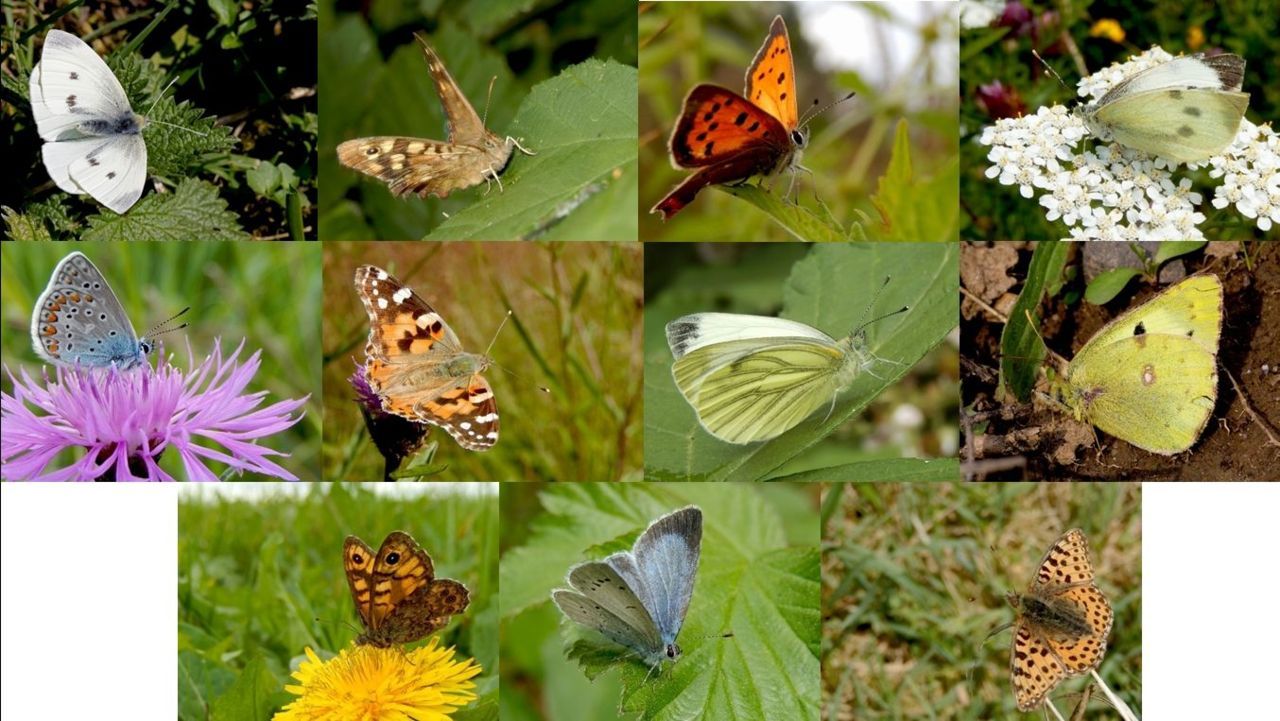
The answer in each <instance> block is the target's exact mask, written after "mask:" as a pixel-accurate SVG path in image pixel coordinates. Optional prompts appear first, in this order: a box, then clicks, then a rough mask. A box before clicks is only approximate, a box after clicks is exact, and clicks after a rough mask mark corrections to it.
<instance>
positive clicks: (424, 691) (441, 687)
mask: <svg viewBox="0 0 1280 721" xmlns="http://www.w3.org/2000/svg"><path fill="white" fill-rule="evenodd" d="M305 652H306V654H307V660H306V661H303V662H302V664H301V665H300V666H299V667H298V670H297V671H295V672H294V674H293V677H294V678H295V679H297V680H298V682H299V683H298V685H296V686H292V685H291V686H285V687H284V688H285V690H286V691H288V692H289V693H292V694H295V695H297V696H298V698H297V699H295V700H294V701H292V702H291V703H290V704H289V705H288V706H285V707H284V709H283V710H282V711H280V712H278V713H277V714H276V715H275V716H274V717H273V721H449V719H450V714H452V713H453V712H454V711H456V710H458V709H459V708H461V707H463V706H465V705H467V704H468V703H471V702H472V701H474V700H475V698H476V695H475V693H474V692H473V689H475V684H474V683H472V682H471V679H472V678H474V677H475V676H477V675H478V674H479V673H480V671H481V668H480V665H479V664H477V663H476V662H475V659H470V658H469V659H465V660H454V651H453V648H452V647H449V648H440V643H439V640H438V639H435V638H433V639H431V643H429V644H427V645H426V646H423V647H421V648H417V649H414V650H412V651H404V650H402V649H399V648H375V647H373V646H356V647H355V648H347V649H343V650H342V652H341V653H339V654H338V655H337V656H335V657H334V658H331V659H329V660H328V661H321V660H320V657H319V656H317V655H316V654H315V652H314V651H312V650H311V649H310V648H307V649H305Z"/></svg>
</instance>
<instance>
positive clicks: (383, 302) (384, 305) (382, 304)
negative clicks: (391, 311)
mask: <svg viewBox="0 0 1280 721" xmlns="http://www.w3.org/2000/svg"><path fill="white" fill-rule="evenodd" d="M378 307H379V308H381V309H382V310H386V309H387V299H386V298H379V299H378Z"/></svg>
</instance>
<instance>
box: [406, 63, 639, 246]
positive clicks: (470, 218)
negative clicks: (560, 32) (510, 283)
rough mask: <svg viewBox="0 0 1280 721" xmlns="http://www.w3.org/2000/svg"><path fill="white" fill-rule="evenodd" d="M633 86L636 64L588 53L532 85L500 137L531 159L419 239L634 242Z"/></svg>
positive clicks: (522, 158) (521, 159) (517, 158)
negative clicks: (517, 145) (519, 146)
mask: <svg viewBox="0 0 1280 721" xmlns="http://www.w3.org/2000/svg"><path fill="white" fill-rule="evenodd" d="M637 91H638V90H637V76H636V69H635V68H633V67H630V66H627V65H621V64H619V63H617V62H614V61H613V60H609V61H606V62H601V61H599V60H595V59H591V60H587V61H586V62H583V63H579V64H578V65H575V66H573V67H571V68H568V69H566V70H565V71H564V72H562V73H560V74H559V75H557V76H556V77H554V78H551V79H549V80H546V81H544V82H541V83H539V84H538V85H536V86H534V88H533V90H532V91H531V92H530V93H529V95H528V97H526V98H525V100H524V102H523V103H522V104H521V105H520V109H519V110H518V111H517V113H516V117H515V120H514V121H513V122H512V123H511V125H510V126H509V127H508V128H507V130H506V133H508V134H509V135H511V136H513V137H516V138H520V139H521V144H522V145H524V146H525V147H526V148H528V149H529V150H532V151H533V152H535V153H537V155H532V156H530V155H525V154H523V153H521V152H520V151H519V150H516V153H515V155H514V156H513V157H512V159H511V164H510V165H509V166H508V167H507V170H506V172H505V173H503V175H502V184H503V192H498V188H497V186H496V183H495V184H494V186H493V187H492V188H491V190H490V192H489V194H488V195H484V196H481V198H480V199H479V200H477V201H476V202H475V203H474V204H473V205H470V206H468V207H466V208H465V209H463V210H461V211H458V212H456V213H454V214H453V215H452V216H451V217H450V218H449V219H448V220H446V221H444V222H443V223H441V224H440V225H439V226H437V227H436V228H435V229H434V230H433V231H432V232H431V233H430V234H429V235H428V236H427V237H426V239H427V240H462V239H466V240H472V239H478V240H494V239H499V238H501V239H512V238H526V237H540V238H547V239H550V240H635V239H636V236H637V233H638V225H637V223H638V220H637V217H636V212H635V209H636V207H637V204H638V202H639V196H638V190H637V188H638V185H637V183H636V172H637V164H636V132H637V130H636V128H637V110H636V93H637ZM481 192H483V191H481ZM579 216H585V220H584V219H580V218H579ZM570 218H572V219H573V220H574V221H575V222H568V221H569V219H570Z"/></svg>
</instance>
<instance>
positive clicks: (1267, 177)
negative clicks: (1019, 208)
mask: <svg viewBox="0 0 1280 721" xmlns="http://www.w3.org/2000/svg"><path fill="white" fill-rule="evenodd" d="M1171 58H1172V56H1170V55H1169V54H1168V53H1166V52H1165V51H1163V50H1161V49H1159V48H1152V49H1151V50H1149V51H1147V52H1145V53H1143V54H1141V55H1139V56H1137V57H1135V58H1133V59H1132V60H1130V61H1129V62H1125V63H1120V64H1118V65H1114V66H1112V67H1110V68H1107V69H1105V70H1101V71H1099V72H1097V73H1095V74H1093V75H1091V76H1089V77H1088V78H1085V79H1084V80H1082V81H1081V82H1080V94H1081V95H1083V96H1088V97H1092V98H1094V99H1097V98H1100V97H1102V96H1103V95H1104V94H1106V92H1107V91H1108V90H1109V89H1110V88H1111V87H1113V86H1114V85H1115V84H1117V83H1119V82H1121V81H1123V80H1124V79H1125V78H1127V77H1130V76H1132V75H1134V74H1135V73H1138V72H1141V71H1143V70H1146V69H1148V68H1151V67H1155V66H1156V65H1159V64H1161V63H1163V62H1167V61H1168V60H1170V59H1171ZM1086 135H1088V130H1087V129H1086V127H1085V124H1084V121H1083V120H1082V119H1081V118H1080V117H1079V116H1078V115H1077V114H1075V113H1073V112H1072V111H1070V110H1068V109H1067V108H1066V107H1063V106H1060V105H1055V106H1052V107H1048V108H1041V109H1040V110H1039V111H1037V112H1036V113H1035V114H1034V115H1028V116H1024V117H1021V118H1014V119H1006V120H999V121H997V122H996V124H995V125H991V126H988V127H987V128H985V129H984V131H983V133H982V137H981V140H980V142H981V143H982V144H983V145H986V146H989V147H990V148H991V150H990V151H989V152H988V154H987V159H988V160H990V161H991V163H992V165H991V166H990V167H989V168H987V170H986V176H987V177H988V178H991V179H997V180H998V181H999V182H1000V183H1001V184H1002V185H1017V186H1018V189H1019V192H1020V193H1021V194H1022V197H1024V198H1028V199H1030V198H1033V197H1035V196H1036V195H1039V196H1040V197H1039V203H1040V205H1041V206H1043V208H1044V210H1045V217H1046V218H1048V219H1049V220H1051V221H1056V220H1062V222H1063V223H1065V224H1066V225H1067V227H1068V232H1069V238H1070V239H1071V240H1124V241H1133V240H1202V239H1204V233H1203V231H1202V230H1201V228H1200V224H1201V223H1203V222H1204V221H1205V219H1206V217H1205V215H1204V213H1202V212H1200V210H1199V207H1200V204H1201V203H1202V202H1203V196H1202V195H1201V194H1200V193H1198V192H1195V191H1194V190H1192V183H1191V180H1190V179H1189V178H1177V177H1176V176H1175V175H1174V172H1175V171H1176V170H1177V168H1178V164H1177V163H1174V162H1172V161H1169V160H1167V159H1165V158H1153V157H1151V156H1149V155H1147V154H1145V153H1142V152H1140V151H1136V150H1131V149H1129V148H1125V147H1124V146H1121V145H1119V144H1117V143H1110V144H1102V145H1098V146H1097V147H1096V148H1094V149H1093V150H1084V151H1083V152H1078V151H1077V149H1076V146H1077V145H1078V144H1079V142H1080V140H1081V139H1083V138H1084V137H1085V136H1086ZM1204 164H1207V165H1208V166H1209V168H1210V170H1209V176H1210V177H1211V178H1215V179H1221V180H1222V183H1221V185H1219V186H1218V187H1217V188H1215V189H1214V195H1213V199H1212V204H1213V206H1214V207H1215V208H1217V209H1219V210H1221V209H1223V208H1226V207H1227V206H1228V205H1233V206H1235V208H1236V210H1237V211H1238V212H1239V213H1240V214H1241V215H1243V216H1245V217H1247V218H1249V219H1251V220H1253V221H1254V223H1255V224H1256V225H1257V227H1258V228H1259V229H1260V230H1262V231H1264V232H1266V231H1269V230H1271V228H1272V227H1273V225H1276V224H1280V145H1278V143H1277V139H1276V134H1275V133H1274V132H1273V131H1272V130H1271V128H1270V127H1269V126H1257V125H1254V124H1253V123H1251V122H1249V120H1248V119H1247V118H1246V119H1244V120H1243V121H1241V123H1240V130H1239V132H1238V133H1237V134H1236V138H1235V140H1234V141H1233V142H1232V144H1231V145H1230V146H1228V147H1227V149H1226V150H1225V151H1223V153H1222V154H1221V155H1218V156H1214V157H1212V158H1209V159H1208V160H1207V161H1205V162H1204V163H1199V164H1192V165H1190V166H1188V167H1189V168H1191V169H1195V168H1198V167H1201V166H1202V165H1204Z"/></svg>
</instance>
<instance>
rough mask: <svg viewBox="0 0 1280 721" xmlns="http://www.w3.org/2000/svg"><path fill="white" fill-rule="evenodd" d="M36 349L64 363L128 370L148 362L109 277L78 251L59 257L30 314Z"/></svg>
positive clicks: (144, 344)
mask: <svg viewBox="0 0 1280 721" xmlns="http://www.w3.org/2000/svg"><path fill="white" fill-rule="evenodd" d="M31 342H32V344H33V345H34V346H35V350H36V355H38V356H40V357H41V358H43V359H45V360H46V361H49V362H50V363H53V364H55V365H62V366H76V365H79V366H81V367H90V368H107V367H110V366H111V365H113V364H114V365H115V366H116V367H118V368H120V369H122V370H127V369H129V368H134V367H136V366H138V365H141V364H142V363H144V362H146V355H147V353H150V352H151V342H150V341H148V340H147V339H146V338H139V337H138V334H137V333H135V332H134V330H133V324H132V323H130V322H129V316H128V315H126V314H125V312H124V307H123V306H121V305H120V301H119V300H118V299H116V294H115V293H113V292H111V286H110V285H108V284H107V279H106V278H104V277H102V273H101V272H99V271H98V269H97V267H95V266H94V264H93V263H90V262H89V259H88V258H86V257H85V255H84V253H81V252H79V251H77V252H74V253H71V254H70V255H68V256H67V257H65V258H63V259H62V260H61V261H59V262H58V266H57V267H56V268H54V269H53V275H52V276H51V277H50V278H49V285H48V286H46V287H45V289H44V292H43V293H41V294H40V298H39V300H37V301H36V307H35V311H34V312H33V313H32V314H31Z"/></svg>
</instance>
